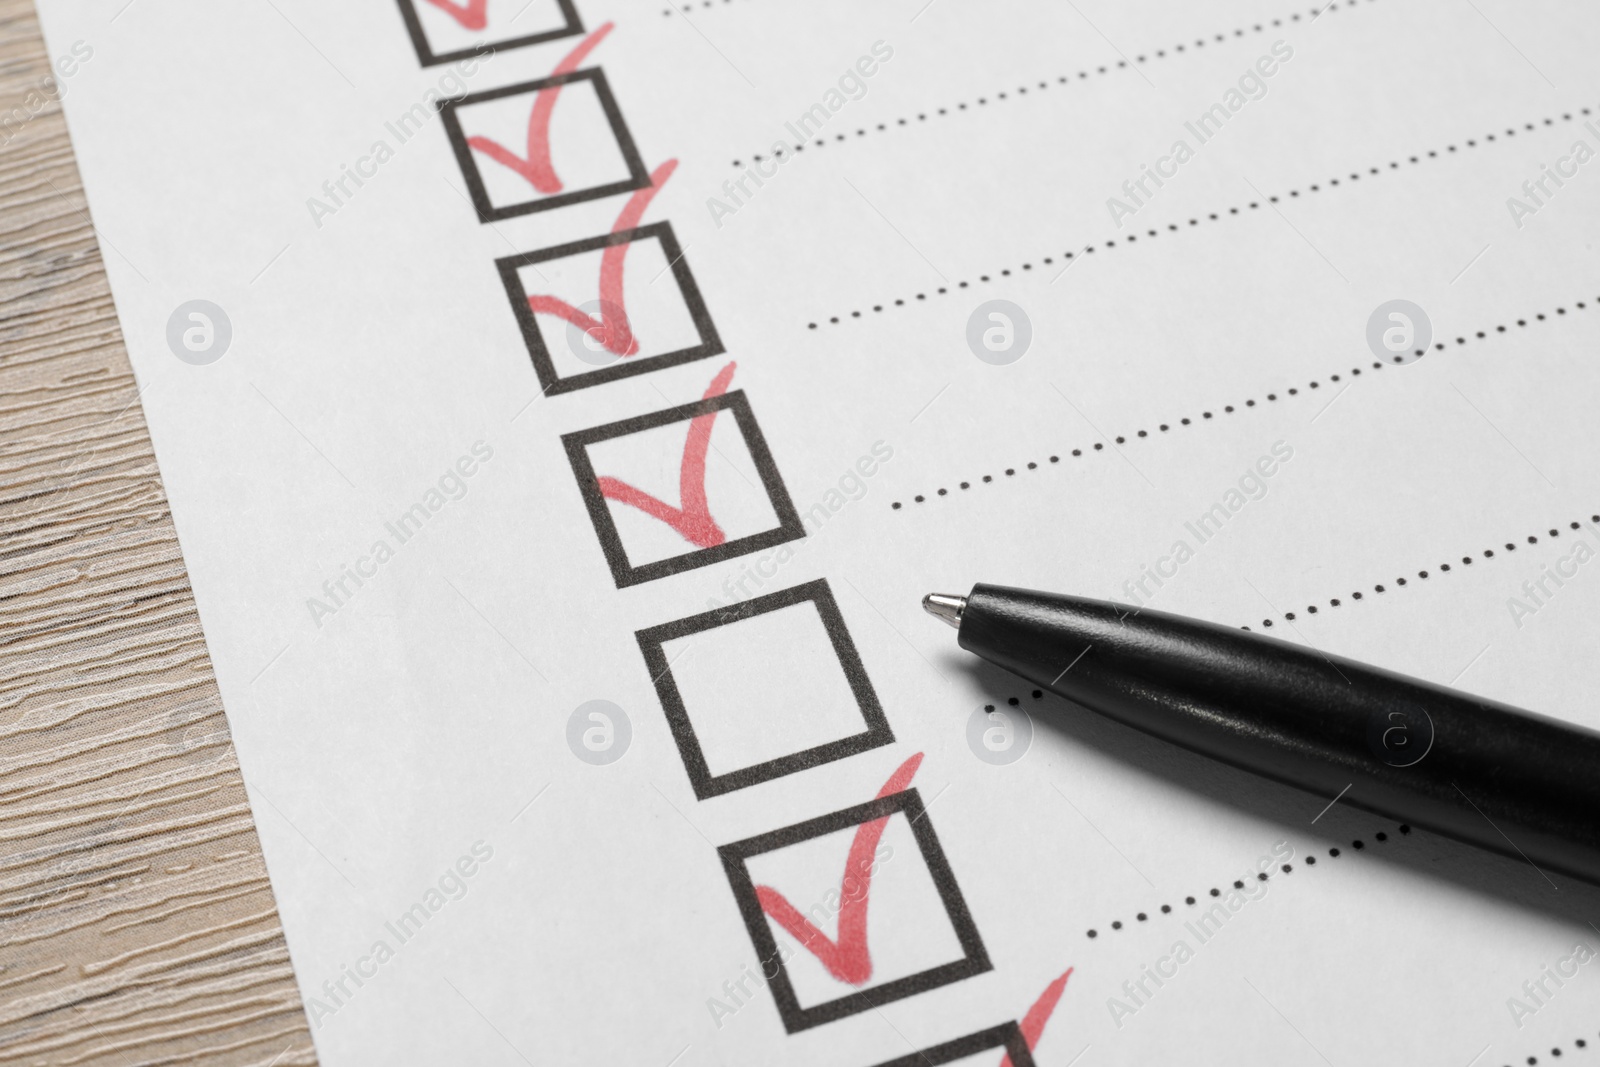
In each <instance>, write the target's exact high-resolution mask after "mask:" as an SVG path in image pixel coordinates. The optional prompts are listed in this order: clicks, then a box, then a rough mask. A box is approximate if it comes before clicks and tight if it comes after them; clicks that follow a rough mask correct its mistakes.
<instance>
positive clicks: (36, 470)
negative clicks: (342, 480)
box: [0, 0, 316, 1067]
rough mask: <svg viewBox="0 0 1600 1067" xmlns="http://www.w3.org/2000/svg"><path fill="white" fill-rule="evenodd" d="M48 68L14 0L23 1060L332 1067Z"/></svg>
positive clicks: (6, 146)
mask: <svg viewBox="0 0 1600 1067" xmlns="http://www.w3.org/2000/svg"><path fill="white" fill-rule="evenodd" d="M48 71H49V65H48V60H47V58H46V56H45V51H44V43H43V41H42V40H41V38H40V34H39V27H38V23H37V21H36V18H35V14H34V10H33V3H32V0H0V122H4V121H5V117H6V116H7V115H8V114H10V119H9V123H8V124H6V125H3V126H0V1062H3V1063H19V1064H61V1065H77V1064H115V1065H119V1067H133V1065H142V1064H154V1063H183V1064H195V1063H201V1064H213V1063H214V1064H273V1065H276V1067H288V1065H290V1064H309V1063H314V1062H315V1061H316V1057H315V1054H314V1052H313V1049H312V1044H311V1036H310V1033H309V1032H308V1030H307V1027H306V1019H305V1014H304V1012H303V1011H302V1009H301V1005H300V997H299V993H298V992H297V990H296V988H295V984H294V976H293V973H292V972H291V969H290V965H289V955H288V951H287V949H286V948H285V945H284V940H283V931H282V929H281V928H280V926H279V923H278V914H277V909H276V907H275V905H274V902H273V897H272V890H271V887H270V886H269V885H268V883H267V876H266V868H265V866H264V864H263V862H262V857H261V848H260V845H259V844H258V843H257V841H256V833H255V824H254V822H253V821H252V820H251V816H250V807H249V803H248V801H247V799H246V796H245V790H244V785H243V782H242V781H241V779H240V777H239V765H238V763H237V762H236V761H235V759H234V753H233V747H232V744H231V743H230V741H229V736H228V728H227V723H226V721H225V720H224V718H223V712H222V701H221V698H220V697H219V695H218V693H217V685H216V681H215V679H214V678H213V676H212V671H211V661H210V657H209V656H208V654H207V652H206V644H205V638H204V635H203V634H202V633H201V630H200V620H199V617H198V616H197V615H196V613H195V604H194V598H193V595H192V593H191V591H190V588H189V579H188V575H187V573H186V572H185V570H184V565H183V559H182V557H181V555H180V554H179V551H178V542H177V536H176V534H175V533H174V531H173V527H172V518H171V515H170V513H169V511H168V509H167V500H166V495H165V493H164V492H163V490H162V486H161V479H160V475H159V473H158V472H157V470H156V462H155V457H154V455H153V454H152V452H151V448H150V438H149V436H148V434H147V433H146V429H145V423H144V413H143V411H142V409H141V408H140V405H139V397H138V389H137V386H136V385H135V383H134V379H133V374H132V371H131V370H130V368H129V366H128V356H127V352H126V351H125V350H124V348H123V342H122V333H121V330H120V329H119V328H118V325H117V315H116V309H115V308H114V307H113V305H112V301H111V293H110V290H109V288H108V286H107V283H106V276H105V271H104V269H103V267H102V264H101V257H100V249H99V245H98V243H97V241H96V238H95V233H94V230H93V227H92V225H91V222H90V217H89V213H88V211H89V209H88V206H87V204H86V202H85V200H84V196H83V190H82V188H81V186H80V184H79V179H78V170H77V166H76V163H75V162H74V160H73V155H72V147H71V144H70V142H69V140H68V137H67V129H66V123H65V122H64V120H63V118H62V115H61V105H60V103H59V102H58V101H57V100H55V99H53V94H52V93H51V92H50V90H49V89H48V84H49V83H48V81H47V74H48ZM42 86H43V87H45V88H43V89H41V87H42ZM41 101H44V103H43V106H42V107H40V106H39V105H40V103H41ZM14 109H20V110H21V113H22V117H21V118H20V119H19V116H18V115H17V114H15V113H13V112H14ZM34 111H36V112H37V113H36V114H33V117H31V118H28V117H26V116H27V115H28V114H29V113H31V112H34ZM8 138H9V139H8Z"/></svg>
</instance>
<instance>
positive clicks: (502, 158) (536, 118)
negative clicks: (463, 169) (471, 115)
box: [431, 0, 612, 195]
mask: <svg viewBox="0 0 1600 1067" xmlns="http://www.w3.org/2000/svg"><path fill="white" fill-rule="evenodd" d="M431 2H432V3H434V4H437V5H438V6H440V7H443V8H444V9H445V10H447V11H450V12H451V13H452V14H455V13H456V12H457V11H459V10H460V9H459V8H455V7H454V6H453V5H448V4H447V3H445V2H442V0H431ZM475 9H476V10H475V12H469V14H471V13H475V14H476V15H477V16H478V18H479V20H480V21H479V24H478V25H476V26H471V27H469V28H470V29H475V30H478V29H482V28H483V23H482V21H481V20H482V17H483V0H479V2H478V3H477V4H476V5H475ZM456 17H457V18H458V19H459V18H461V15H460V14H456ZM462 24H463V25H466V23H462ZM611 27H612V23H609V22H608V23H606V24H605V25H604V26H601V27H600V28H599V29H597V30H595V31H594V32H593V33H591V34H590V35H589V36H587V37H585V38H584V39H583V40H582V41H581V42H579V44H578V47H576V48H574V49H573V50H572V51H570V52H568V53H567V57H566V58H565V59H563V60H562V61H561V62H559V63H557V64H556V67H555V70H553V71H551V72H550V74H551V76H552V77H556V76H559V75H562V74H571V73H572V72H573V71H575V70H577V69H578V64H580V63H582V62H583V61H584V59H585V57H587V56H588V55H589V53H590V52H592V51H594V49H595V46H596V45H598V44H599V43H600V42H601V41H603V40H604V39H605V36H606V34H608V33H610V32H611ZM562 88H563V86H560V85H552V86H551V87H550V88H548V89H540V90H539V91H538V92H537V93H535V94H534V97H533V109H532V110H531V111H530V112H528V145H527V149H526V151H527V153H528V154H527V156H526V157H523V156H519V155H517V154H516V153H515V152H513V151H511V150H510V149H509V148H507V147H505V146H504V145H502V144H501V143H500V142H499V141H496V140H494V139H493V138H489V137H468V138H467V144H469V145H471V146H472V147H473V148H476V149H477V150H478V151H480V152H482V153H483V154H484V155H486V156H488V157H489V158H490V159H492V160H494V161H495V162H496V163H499V164H500V165H501V166H505V167H510V168H511V169H512V170H514V171H516V172H517V173H518V174H520V175H522V176H523V177H524V178H526V179H527V181H528V184H529V185H531V186H533V187H534V188H535V189H537V190H539V192H541V193H544V194H546V195H548V194H550V193H559V192H560V191H561V190H562V188H563V186H562V184H561V179H560V178H558V177H557V176H556V169H555V166H554V165H553V164H552V163H551V162H550V114H551V112H553V111H555V109H556V101H557V100H559V99H560V98H561V90H562Z"/></svg>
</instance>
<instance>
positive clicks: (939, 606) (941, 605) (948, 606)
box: [922, 593, 967, 630]
mask: <svg viewBox="0 0 1600 1067" xmlns="http://www.w3.org/2000/svg"><path fill="white" fill-rule="evenodd" d="M922 610H923V611H926V612H927V613H928V614H929V615H932V616H933V617H934V618H936V619H943V620H944V621H945V622H947V623H949V624H950V625H951V626H953V627H955V628H956V629H958V630H959V629H961V614H962V612H964V611H966V610H967V598H966V597H964V596H951V595H950V594H948V593H929V594H928V595H927V596H925V597H923V598H922Z"/></svg>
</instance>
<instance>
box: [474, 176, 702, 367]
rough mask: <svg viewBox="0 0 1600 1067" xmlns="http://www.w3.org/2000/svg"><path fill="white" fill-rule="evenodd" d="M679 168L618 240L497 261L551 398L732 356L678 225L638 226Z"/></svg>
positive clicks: (642, 196) (632, 204)
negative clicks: (698, 283)
mask: <svg viewBox="0 0 1600 1067" xmlns="http://www.w3.org/2000/svg"><path fill="white" fill-rule="evenodd" d="M676 166H677V161H676V160H668V161H667V162H665V163H663V164H662V165H661V166H659V167H657V168H656V170H655V172H654V173H653V174H652V175H651V184H650V186H649V188H646V189H641V190H639V191H638V192H636V193H634V194H633V196H631V197H629V198H628V203H627V204H626V205H625V206H624V207H623V209H622V211H621V212H620V213H619V214H618V215H617V220H616V223H615V225H614V226H613V227H612V230H611V232H610V233H608V234H605V235H604V236H601V237H592V238H588V239H586V240H582V241H574V242H572V243H570V244H564V245H558V246H557V247H554V248H546V249H541V250H540V251H537V252H527V253H523V254H521V255H516V256H507V257H505V258H504V259H500V260H497V261H496V263H495V265H496V267H498V268H499V271H500V280H501V283H502V284H504V286H505V289H506V296H507V298H508V299H509V300H510V301H511V309H512V313H513V314H514V315H515V316H516V318H517V324H518V326H519V327H520V328H521V330H522V339H523V343H524V344H526V345H527V346H528V356H529V358H530V359H532V360H533V367H534V371H535V373H537V374H538V376H539V384H540V386H541V391H542V392H544V393H546V394H555V393H565V392H570V391H572V390H574V389H582V388H585V387H587V386H591V385H600V384H602V383H604V382H610V381H616V380H617V379H618V378H626V377H629V376H631V375H635V374H644V373H647V372H649V371H653V370H660V369H661V368H663V367H672V366H676V365H678V364H680V363H689V362H692V361H694V360H697V359H706V358H708V357H710V356H715V355H720V354H721V353H722V351H723V347H722V340H721V338H719V337H718V336H717V329H716V326H715V325H713V324H712V321H711V314H710V312H708V311H707V310H706V306H705V302H704V301H703V300H702V299H701V297H700V290H699V288H698V287H697V286H696V285H695V282H694V275H692V274H691V273H690V272H689V264H688V262H687V261H686V260H685V259H684V255H683V250H682V249H681V248H680V247H679V246H678V239H677V237H676V236H675V235H674V234H673V232H672V225H671V223H667V222H657V223H652V224H650V225H648V226H640V225H638V223H639V220H640V218H641V217H642V216H643V215H644V211H645V208H646V207H647V206H648V205H649V203H650V200H651V199H652V198H653V197H654V196H655V194H656V193H657V192H658V191H659V190H660V189H661V187H662V185H664V184H665V183H666V181H667V179H668V178H670V177H671V176H672V172H673V169H674V168H675V167H676Z"/></svg>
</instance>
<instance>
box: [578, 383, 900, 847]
mask: <svg viewBox="0 0 1600 1067" xmlns="http://www.w3.org/2000/svg"><path fill="white" fill-rule="evenodd" d="M736 366H738V364H736V363H729V364H728V365H727V366H726V367H723V368H722V370H721V371H719V372H718V373H717V376H716V377H715V378H713V379H711V384H710V385H709V386H708V387H707V388H706V391H705V395H704V396H702V397H701V399H702V400H709V399H711V398H712V397H714V396H721V395H722V394H723V393H725V392H727V391H728V383H729V382H731V381H732V380H733V369H734V367H736ZM716 418H717V413H716V412H715V411H713V412H710V413H709V414H705V415H696V416H695V417H694V418H692V419H690V420H689V437H688V440H686V441H685V442H684V445H683V462H682V464H681V465H680V466H679V468H678V499H679V501H681V504H682V506H681V507H676V508H675V507H673V506H672V505H671V504H668V503H667V502H666V501H664V500H661V499H659V498H657V497H654V496H651V495H650V494H649V493H647V492H645V491H644V490H643V489H637V488H635V487H633V486H631V485H629V484H628V483H627V482H624V481H622V480H620V479H618V478H610V477H601V478H598V479H596V480H597V481H598V482H599V485H600V495H601V496H603V497H605V498H607V499H608V500H615V501H616V502H617V503H619V504H627V505H629V506H631V507H636V508H638V509H639V510H640V511H642V512H644V513H645V514H646V515H649V516H650V517H651V518H655V519H660V520H661V521H662V522H664V523H666V524H667V525H668V526H670V527H672V528H673V529H674V530H677V531H678V532H679V533H680V534H682V535H683V536H684V538H685V539H686V540H688V541H689V542H690V543H691V544H695V545H699V546H700V547H701V548H711V547H712V546H714V545H720V544H722V542H724V541H726V540H727V539H728V538H727V535H726V534H724V533H723V532H722V527H720V526H718V525H717V520H715V519H713V518H712V517H711V509H710V507H709V506H707V504H706V451H707V450H708V449H709V448H710V447H711V429H712V425H713V423H715V422H716ZM874 843H876V842H874ZM868 853H869V855H870V853H871V849H868Z"/></svg>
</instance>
